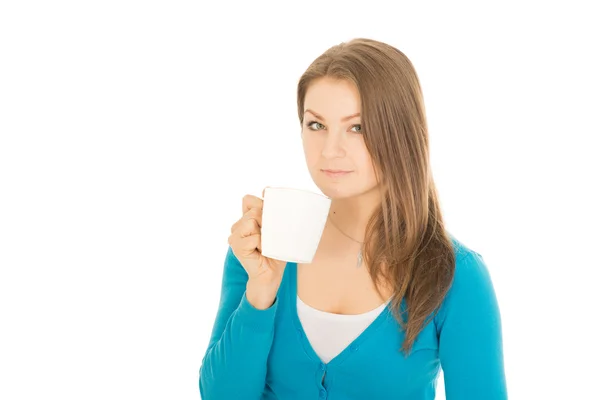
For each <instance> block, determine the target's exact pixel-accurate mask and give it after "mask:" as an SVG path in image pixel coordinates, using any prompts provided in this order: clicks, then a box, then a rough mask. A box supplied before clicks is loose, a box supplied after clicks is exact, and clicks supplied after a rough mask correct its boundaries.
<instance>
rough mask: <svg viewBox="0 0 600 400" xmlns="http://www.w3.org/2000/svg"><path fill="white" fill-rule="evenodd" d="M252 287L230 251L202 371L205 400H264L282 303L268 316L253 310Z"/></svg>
mask: <svg viewBox="0 0 600 400" xmlns="http://www.w3.org/2000/svg"><path fill="white" fill-rule="evenodd" d="M247 281H248V274H247V273H246V271H245V270H244V268H243V267H242V265H241V264H240V263H239V261H238V259H237V258H236V257H235V255H234V254H233V251H232V250H231V248H229V249H228V251H227V256H226V259H225V268H224V272H223V280H222V286H221V299H220V303H219V309H218V312H217V317H216V321H215V323H214V326H213V330H212V335H211V338H210V342H209V345H208V349H207V351H206V354H205V355H204V357H203V359H202V365H201V367H200V381H199V387H200V396H201V398H202V399H204V400H213V399H235V398H239V396H240V395H241V394H243V395H244V398H245V399H260V398H261V396H262V393H263V390H264V387H265V377H266V373H267V358H268V356H269V352H270V350H271V345H272V343H273V331H274V325H275V312H276V310H277V304H278V298H275V302H274V303H273V305H272V306H271V307H269V308H267V309H266V310H259V309H256V308H254V307H253V306H252V305H251V304H250V303H249V302H248V299H247V298H246V283H247Z"/></svg>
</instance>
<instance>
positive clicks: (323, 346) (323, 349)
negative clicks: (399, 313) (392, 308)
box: [296, 296, 389, 363]
mask: <svg viewBox="0 0 600 400" xmlns="http://www.w3.org/2000/svg"><path fill="white" fill-rule="evenodd" d="M296 297H297V309H298V317H299V319H300V323H301V324H302V328H303V329H304V332H305V333H306V338H307V339H308V341H309V342H310V345H311V346H312V348H313V349H314V351H315V353H317V355H318V356H319V357H320V358H321V361H323V362H324V363H328V362H329V361H331V360H332V359H333V358H334V357H335V356H337V355H338V354H340V353H341V352H342V351H343V350H344V349H345V348H346V347H348V346H349V345H350V343H352V342H353V341H354V339H356V338H357V337H359V336H360V334H361V333H362V332H363V331H364V330H365V329H367V327H368V326H369V325H371V323H372V322H373V321H374V320H375V319H376V318H377V317H378V316H379V314H380V313H381V312H382V311H383V310H384V309H385V307H386V306H387V304H388V303H389V300H388V301H387V302H385V303H383V304H382V305H380V306H379V307H377V308H375V309H373V310H371V311H367V312H366V313H362V314H354V315H345V314H333V313H328V312H325V311H321V310H317V309H315V308H312V307H311V306H309V305H308V304H306V303H304V302H303V301H302V300H301V299H300V297H299V296H296Z"/></svg>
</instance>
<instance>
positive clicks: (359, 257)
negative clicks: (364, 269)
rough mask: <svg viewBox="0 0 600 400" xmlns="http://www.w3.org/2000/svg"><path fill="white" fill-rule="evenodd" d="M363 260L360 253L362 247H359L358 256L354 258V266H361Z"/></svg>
mask: <svg viewBox="0 0 600 400" xmlns="http://www.w3.org/2000/svg"><path fill="white" fill-rule="evenodd" d="M362 262H363V254H362V247H361V249H360V250H359V251H358V257H357V259H356V268H359V267H360V266H361V264H362Z"/></svg>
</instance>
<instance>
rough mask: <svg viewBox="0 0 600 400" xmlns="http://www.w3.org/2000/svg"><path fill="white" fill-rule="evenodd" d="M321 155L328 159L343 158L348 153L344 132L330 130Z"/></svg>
mask: <svg viewBox="0 0 600 400" xmlns="http://www.w3.org/2000/svg"><path fill="white" fill-rule="evenodd" d="M321 155H322V156H323V158H326V159H332V158H343V157H344V156H345V155H346V149H345V146H344V135H343V133H341V132H339V131H333V130H330V131H329V133H328V134H327V138H326V139H325V143H324V145H323V150H322V151H321Z"/></svg>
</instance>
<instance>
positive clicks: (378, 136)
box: [297, 38, 455, 354]
mask: <svg viewBox="0 0 600 400" xmlns="http://www.w3.org/2000/svg"><path fill="white" fill-rule="evenodd" d="M322 77H331V78H336V79H345V80H347V81H349V82H351V83H353V84H354V85H356V87H357V89H358V92H359V93H360V98H361V123H362V124H361V125H362V127H363V134H364V140H365V143H366V147H367V149H368V151H369V153H370V154H371V157H372V160H373V166H374V168H375V171H376V173H377V178H378V181H379V182H380V188H381V194H382V196H381V197H382V201H381V205H380V206H379V207H378V208H377V210H376V211H375V212H374V213H373V215H372V216H371V218H370V220H369V223H368V225H367V230H366V232H365V251H364V253H365V257H364V259H365V264H366V265H367V266H368V268H369V273H370V275H371V278H372V279H373V281H374V282H375V283H376V285H375V287H376V288H377V290H378V291H379V283H381V282H386V283H387V284H388V285H391V286H392V287H393V289H394V294H393V297H392V300H391V302H390V305H391V308H392V312H393V315H394V317H395V318H396V319H397V320H398V322H399V324H400V326H401V327H402V329H404V332H405V338H404V342H403V344H402V348H401V350H403V351H404V352H405V354H408V353H409V352H410V350H411V348H412V346H413V344H414V341H415V339H416V337H417V336H418V334H419V332H421V330H422V329H423V328H424V326H425V325H426V324H427V323H428V322H429V321H430V320H431V318H433V316H434V315H435V313H436V312H437V311H438V310H439V306H440V305H441V303H442V301H443V299H444V297H445V295H446V293H447V292H448V290H449V288H450V285H451V283H452V279H453V277H454V266H455V254H454V250H453V244H452V239H451V236H450V235H449V233H448V232H446V230H445V228H444V220H443V218H442V212H441V207H440V204H439V200H438V194H437V190H436V188H435V185H434V182H433V178H432V173H431V168H430V163H429V138H428V130H427V121H426V116H425V106H424V102H423V94H422V90H421V85H420V82H419V79H418V77H417V73H416V71H415V69H414V67H413V65H412V63H411V61H410V60H409V59H408V57H406V55H404V53H402V52H401V51H400V50H398V49H396V48H395V47H392V46H391V45H388V44H385V43H382V42H379V41H376V40H372V39H365V38H357V39H354V40H351V41H349V42H344V43H341V44H338V45H336V46H333V47H331V48H329V49H328V50H327V51H325V52H324V53H323V54H322V55H321V56H319V57H318V58H317V59H316V60H314V61H313V63H312V64H311V65H310V66H309V67H308V69H307V70H306V72H305V73H304V74H303V75H302V77H301V78H300V81H299V83H298V91H297V95H298V117H299V118H300V123H301V124H302V122H303V116H304V98H305V95H306V91H307V89H308V87H309V85H310V84H311V83H312V82H313V81H314V80H315V79H318V78H322ZM380 294H381V293H380ZM403 300H404V302H405V304H404V306H405V307H404V306H403V304H402V303H403Z"/></svg>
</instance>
